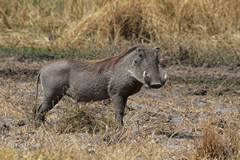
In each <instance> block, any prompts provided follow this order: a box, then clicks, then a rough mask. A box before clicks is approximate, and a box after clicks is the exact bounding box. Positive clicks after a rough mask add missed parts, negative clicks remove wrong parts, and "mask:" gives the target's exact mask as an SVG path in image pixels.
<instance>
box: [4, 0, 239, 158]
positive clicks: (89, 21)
mask: <svg viewBox="0 0 240 160" xmlns="http://www.w3.org/2000/svg"><path fill="white" fill-rule="evenodd" d="M239 31H240V5H239V2H238V1H236V0H228V1H223V0H215V1H212V0H198V1H196V0H149V1H145V0H138V1H134V0H120V1H119V0H94V1H89V0H34V1H32V0H21V1H19V0H11V1H5V0H0V52H6V50H2V48H1V46H4V47H11V46H14V47H16V48H14V49H11V48H10V50H7V52H6V53H5V54H10V53H11V52H14V53H15V54H20V53H21V54H22V53H24V52H28V53H31V52H34V51H35V49H37V48H40V49H42V48H44V49H46V50H48V51H49V52H48V53H49V55H47V54H46V53H43V52H45V50H41V51H39V50H37V51H36V54H39V53H38V52H41V54H42V53H43V54H42V55H41V56H40V58H39V59H40V60H42V59H48V58H49V57H53V58H54V57H55V55H54V54H60V53H59V52H52V51H53V50H54V49H65V48H70V49H71V48H75V49H79V50H80V52H81V54H84V55H85V56H84V57H85V58H93V57H98V56H94V55H96V54H100V52H98V51H99V50H100V51H103V52H105V53H104V54H102V55H104V56H105V55H108V54H112V53H115V51H116V50H119V48H124V47H128V46H130V45H132V44H135V43H143V42H144V43H151V44H153V45H159V46H161V48H162V55H161V57H164V58H165V59H166V60H168V63H169V64H172V65H169V66H167V68H166V70H167V72H168V74H169V81H168V83H167V84H166V86H165V87H163V88H162V89H160V90H158V91H148V90H143V91H142V92H141V93H140V94H138V95H136V96H133V97H130V99H129V102H128V107H127V110H126V112H127V113H126V117H125V119H124V120H125V124H126V125H125V127H124V128H123V129H122V130H117V129H116V126H115V120H114V110H113V106H112V104H110V105H107V106H104V105H103V104H102V102H96V103H88V104H75V103H73V102H72V101H71V100H69V99H68V98H65V99H64V100H63V101H61V103H59V104H58V105H57V106H56V107H55V108H54V109H53V110H52V111H51V112H49V113H48V115H47V123H46V124H45V126H42V127H41V128H39V129H35V128H34V126H33V122H32V121H33V119H32V113H31V111H32V107H33V106H34V105H35V104H34V102H35V97H34V95H35V86H36V84H35V80H34V78H35V76H36V74H37V71H38V70H39V69H40V67H41V66H43V64H45V63H47V62H45V61H38V62H37V61H34V59H35V58H30V59H25V57H23V56H19V55H18V56H15V57H8V58H1V59H0V86H1V88H0V137H1V138H0V157H1V159H98V160H99V159H100V160H101V159H120V160H121V159H124V160H125V159H135V160H147V159H149V160H150V159H236V160H237V159H240V154H239V153H240V148H239V144H240V140H239V138H240V135H239V134H240V126H239V124H240V121H239V113H240V112H239V111H240V108H239V105H240V100H239V95H240V92H239V90H240V89H239V86H240V85H239V84H240V83H239V77H240V75H239V73H240V72H239V71H240V67H239V52H240V35H239ZM18 47H20V48H21V47H23V49H21V50H20V49H19V48H18ZM24 47H26V48H24ZM89 49H90V50H89ZM73 52H75V51H73ZM82 52H84V53H82ZM50 53H51V54H50ZM61 54H63V55H60V56H56V57H58V58H60V57H65V56H66V55H67V54H69V53H66V52H64V53H61ZM78 54H80V53H78V52H77V53H76V54H75V53H74V54H73V56H74V57H75V58H77V57H80V58H81V56H79V55H78ZM34 56H35V55H34ZM45 57H46V58H45ZM53 58H51V59H53ZM39 59H38V60H39ZM186 60H187V61H188V60H190V62H189V63H195V62H196V63H200V64H201V65H200V66H202V67H199V66H197V67H196V66H195V67H196V68H193V67H189V66H181V65H176V64H181V62H182V61H186ZM205 62H207V63H205ZM210 63H215V64H231V65H229V66H219V67H213V66H212V65H211V64H210ZM205 124H207V125H205Z"/></svg>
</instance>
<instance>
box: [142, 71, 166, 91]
mask: <svg viewBox="0 0 240 160" xmlns="http://www.w3.org/2000/svg"><path fill="white" fill-rule="evenodd" d="M143 77H144V80H145V82H146V84H147V85H148V86H149V87H150V88H154V89H158V88H161V87H162V86H163V85H164V84H165V83H166V80H167V74H166V73H164V76H163V77H161V75H158V74H157V75H154V74H152V75H150V74H148V73H147V72H146V71H144V72H143Z"/></svg>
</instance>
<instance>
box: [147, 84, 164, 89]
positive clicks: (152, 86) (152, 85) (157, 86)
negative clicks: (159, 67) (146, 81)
mask: <svg viewBox="0 0 240 160" xmlns="http://www.w3.org/2000/svg"><path fill="white" fill-rule="evenodd" d="M162 86H163V85H162V83H151V84H150V87H151V88H160V87H162Z"/></svg>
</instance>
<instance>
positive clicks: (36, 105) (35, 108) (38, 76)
mask: <svg viewBox="0 0 240 160" xmlns="http://www.w3.org/2000/svg"><path fill="white" fill-rule="evenodd" d="M40 74H41V73H40V72H39V73H38V75H37V81H36V82H37V87H36V95H35V96H36V97H35V98H36V101H35V103H36V104H35V106H34V108H33V114H34V118H35V115H36V111H37V108H38V83H39V80H40Z"/></svg>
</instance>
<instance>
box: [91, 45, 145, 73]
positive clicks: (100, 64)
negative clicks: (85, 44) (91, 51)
mask: <svg viewBox="0 0 240 160" xmlns="http://www.w3.org/2000/svg"><path fill="white" fill-rule="evenodd" d="M139 47H143V48H144V45H138V46H134V47H132V48H130V49H129V50H127V51H125V52H122V53H120V54H117V55H114V56H111V57H108V58H105V59H101V60H96V61H91V62H90V65H91V66H92V67H94V68H95V69H94V70H95V72H96V73H97V74H101V73H103V72H104V71H107V70H109V69H111V68H113V67H114V66H115V65H116V64H117V63H118V62H119V61H120V60H121V59H122V58H123V57H125V56H126V55H128V54H129V53H131V52H133V51H134V50H136V49H137V48H139Z"/></svg>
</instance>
